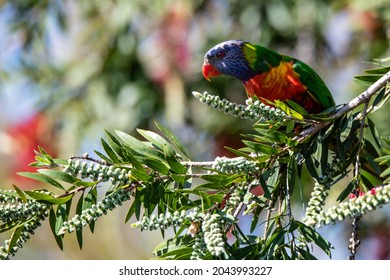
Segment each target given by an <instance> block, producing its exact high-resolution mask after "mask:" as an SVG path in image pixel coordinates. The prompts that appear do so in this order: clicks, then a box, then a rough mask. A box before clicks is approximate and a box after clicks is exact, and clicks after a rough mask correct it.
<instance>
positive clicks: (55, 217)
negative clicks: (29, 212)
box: [49, 204, 64, 250]
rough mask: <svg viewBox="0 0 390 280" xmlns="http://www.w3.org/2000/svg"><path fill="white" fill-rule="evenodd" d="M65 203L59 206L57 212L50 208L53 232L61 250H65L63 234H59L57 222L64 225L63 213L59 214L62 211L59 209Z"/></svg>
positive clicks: (50, 221)
mask: <svg viewBox="0 0 390 280" xmlns="http://www.w3.org/2000/svg"><path fill="white" fill-rule="evenodd" d="M63 205H64V204H62V205H59V206H58V208H57V213H55V212H54V209H53V208H50V213H49V223H50V229H51V232H52V233H53V236H54V239H55V241H56V243H57V245H58V247H59V248H60V249H61V250H64V244H63V242H62V236H63V235H58V230H57V224H58V223H61V225H62V223H63V222H64V220H63V217H62V215H58V214H59V213H61V212H60V211H59V208H60V207H62V206H63Z"/></svg>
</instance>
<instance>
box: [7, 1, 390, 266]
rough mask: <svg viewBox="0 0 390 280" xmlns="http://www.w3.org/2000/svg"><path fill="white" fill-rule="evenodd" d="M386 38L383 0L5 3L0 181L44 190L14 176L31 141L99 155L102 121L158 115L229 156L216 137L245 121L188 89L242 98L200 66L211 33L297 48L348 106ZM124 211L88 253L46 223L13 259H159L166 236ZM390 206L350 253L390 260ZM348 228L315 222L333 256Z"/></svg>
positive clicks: (343, 245)
mask: <svg viewBox="0 0 390 280" xmlns="http://www.w3.org/2000/svg"><path fill="white" fill-rule="evenodd" d="M389 37H390V3H389V1H387V0H370V1H367V0H366V1H363V0H352V1H339V0H338V1H331V0H328V1H310V0H298V1H293V0H274V1H265V0H264V1H249V0H248V1H238V0H237V1H233V0H230V1H222V0H203V1H201V0H195V1H184V0H171V1H169V0H165V1H163V0H159V1H142V0H138V1H135V0H132V1H128V0H117V1H114V0H112V1H109V0H106V1H99V0H95V1H93V0H89V1H76V0H70V1H61V0H55V1H32V0H25V1H23V0H19V1H1V0H0V38H2V40H1V41H0V162H1V163H2V164H1V165H0V182H1V188H7V187H8V188H9V187H11V186H12V184H16V185H18V186H19V187H20V188H22V189H27V188H38V187H43V186H42V185H40V184H37V183H36V182H32V181H29V180H26V179H23V178H22V177H20V176H17V175H16V173H17V172H20V171H31V170H32V169H30V168H29V167H28V164H29V163H31V162H32V161H34V152H33V150H34V149H36V147H37V146H38V145H40V146H42V147H44V148H45V149H46V150H47V151H48V152H49V153H50V154H51V155H53V156H56V157H60V158H69V157H70V156H72V155H81V154H83V153H85V152H88V153H90V155H93V150H101V148H100V145H99V139H100V138H101V137H104V129H107V130H109V131H113V130H114V129H119V130H123V131H126V132H128V133H132V134H134V135H135V129H136V128H144V129H150V130H155V127H154V121H159V122H161V123H163V124H164V125H165V126H167V127H168V128H170V129H171V130H172V131H174V133H175V134H176V135H177V136H178V137H179V139H181V140H182V142H183V143H184V145H185V146H186V147H187V150H188V153H189V154H190V155H191V157H192V159H193V160H212V159H213V158H215V156H221V155H227V156H229V153H227V152H226V151H225V150H224V148H223V147H224V146H230V147H240V145H241V140H240V134H241V133H245V132H248V131H251V126H252V123H251V122H248V121H242V120H237V119H234V118H233V117H229V116H226V115H224V114H222V113H218V112H215V111H213V110H212V109H210V108H208V107H206V106H205V105H203V104H201V103H199V102H198V101H197V100H196V99H195V98H193V96H192V94H191V92H192V91H193V90H196V91H201V92H202V91H205V90H207V91H209V92H211V93H214V94H218V95H220V96H223V97H225V98H227V99H229V100H231V101H234V102H238V103H241V102H244V100H245V97H246V96H245V94H244V90H243V88H242V87H241V85H240V83H239V82H238V81H237V80H234V79H231V78H225V77H223V78H222V77H221V78H217V79H214V80H213V81H212V82H211V83H210V82H207V81H206V80H204V79H203V77H202V76H201V66H202V63H203V55H204V53H205V52H206V51H207V50H208V49H209V48H210V47H212V46H213V45H215V44H217V43H219V42H222V41H225V40H229V39H242V40H246V41H249V42H252V43H260V44H262V45H265V46H267V47H269V48H272V49H274V50H276V51H279V52H282V53H285V54H288V55H291V56H294V57H297V58H299V59H301V60H303V61H305V62H306V63H308V64H310V65H311V66H312V67H313V68H314V69H316V70H317V71H318V73H319V74H320V76H322V77H323V79H324V80H325V82H326V83H327V85H328V86H329V88H330V90H331V92H332V93H333V95H334V97H335V100H336V102H337V103H345V102H348V101H349V100H350V99H351V98H353V97H354V96H356V95H358V94H359V92H360V91H361V90H363V89H364V87H362V86H359V85H358V84H357V83H355V82H354V81H353V76H354V75H358V74H361V72H362V70H363V69H367V68H371V67H372V65H370V64H367V63H366V62H367V61H370V60H372V59H373V58H381V57H387V56H390V52H389ZM386 108H387V109H388V105H386V106H385V109H382V110H380V111H379V112H378V113H376V115H375V116H374V120H375V122H376V124H377V126H378V129H379V131H380V133H381V134H383V135H388V134H389V133H390V127H389V125H388V119H389V117H390V111H389V110H387V109H386ZM308 183H310V184H308V185H307V186H306V188H305V191H307V193H310V191H311V188H312V182H311V181H308ZM334 198H335V197H333V198H332V197H330V198H329V200H332V199H334ZM126 211H127V207H126V205H125V207H121V209H117V210H115V211H114V212H113V213H110V214H109V215H107V216H105V217H102V218H101V220H99V222H98V223H97V225H96V232H95V234H93V235H91V234H89V233H87V231H85V236H86V237H87V236H88V238H84V248H83V250H82V251H80V250H79V249H78V246H77V242H76V238H75V235H74V234H71V235H68V236H66V238H65V249H64V251H63V252H62V251H60V250H59V249H58V247H57V246H56V244H55V241H54V239H53V237H52V236H51V233H50V231H49V229H48V225H45V226H44V227H42V228H40V229H38V230H37V232H36V235H35V236H33V237H32V240H31V241H29V242H28V243H27V244H26V246H25V247H24V249H23V250H21V251H20V252H19V253H18V255H17V256H16V258H17V259H147V258H151V257H153V255H152V253H151V252H152V250H153V248H154V247H155V246H156V245H157V244H158V243H159V242H160V241H162V237H161V235H160V233H159V232H152V233H150V232H143V233H140V232H139V231H138V230H135V229H131V228H130V227H129V225H128V224H126V225H124V223H123V221H124V218H125V215H126ZM388 212H389V211H388V209H387V211H386V208H385V209H382V211H376V212H375V213H373V214H371V215H370V216H368V217H367V218H365V219H363V222H362V224H361V225H362V228H363V229H362V231H361V234H362V238H364V241H363V244H362V245H361V247H359V251H358V255H357V257H358V258H360V259H389V258H390V242H388V240H389V238H390V226H389V217H390V215H389V213H388ZM350 230H351V228H348V227H344V226H340V225H336V226H328V227H325V228H324V229H321V230H320V232H321V233H323V234H324V236H325V237H326V238H328V239H329V240H330V241H331V242H332V243H333V244H334V246H335V247H336V250H334V252H333V257H334V258H335V259H345V258H346V257H347V255H348V250H347V246H348V245H347V243H348V239H349V235H350ZM0 238H1V239H0V240H4V239H7V238H9V237H6V236H4V235H0ZM320 257H321V255H320Z"/></svg>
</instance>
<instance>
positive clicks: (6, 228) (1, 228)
mask: <svg viewBox="0 0 390 280" xmlns="http://www.w3.org/2000/svg"><path fill="white" fill-rule="evenodd" d="M18 224H19V221H9V222H7V223H4V224H0V233H2V232H6V231H9V230H11V229H13V228H14V227H16V226H17V225H18Z"/></svg>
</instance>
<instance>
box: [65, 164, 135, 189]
mask: <svg viewBox="0 0 390 280" xmlns="http://www.w3.org/2000/svg"><path fill="white" fill-rule="evenodd" d="M64 172H65V173H67V174H69V175H72V176H75V177H77V176H80V178H81V179H85V178H90V179H91V180H93V181H99V182H107V181H111V182H112V183H113V184H116V185H117V186H123V185H126V184H128V183H129V173H130V170H129V169H128V168H119V167H116V166H114V165H102V164H99V163H93V162H91V163H90V164H88V163H87V162H86V161H80V160H72V159H69V160H68V165H67V166H66V167H65V168H64Z"/></svg>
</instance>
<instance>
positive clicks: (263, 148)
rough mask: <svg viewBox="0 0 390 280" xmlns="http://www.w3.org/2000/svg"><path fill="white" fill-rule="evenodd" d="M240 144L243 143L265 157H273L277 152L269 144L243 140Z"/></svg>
mask: <svg viewBox="0 0 390 280" xmlns="http://www.w3.org/2000/svg"><path fill="white" fill-rule="evenodd" d="M242 142H244V143H245V145H247V146H248V147H250V148H252V149H253V150H255V151H256V152H260V153H263V154H267V155H275V154H277V153H278V150H277V149H276V148H274V147H272V146H270V145H269V144H265V143H257V142H253V141H248V140H243V141H242Z"/></svg>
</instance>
